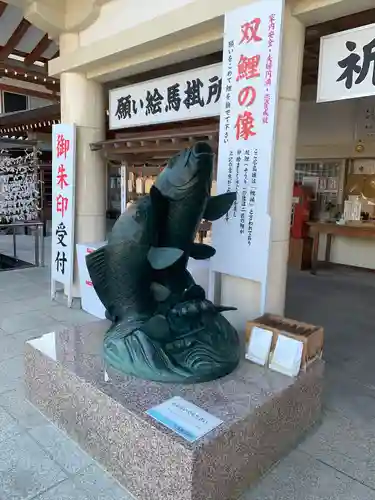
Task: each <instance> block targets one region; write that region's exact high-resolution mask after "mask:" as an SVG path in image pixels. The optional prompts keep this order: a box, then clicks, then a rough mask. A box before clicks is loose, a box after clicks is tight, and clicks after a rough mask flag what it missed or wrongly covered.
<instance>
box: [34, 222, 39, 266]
mask: <svg viewBox="0 0 375 500" xmlns="http://www.w3.org/2000/svg"><path fill="white" fill-rule="evenodd" d="M34 242H35V265H36V267H39V226H36V228H35V231H34Z"/></svg>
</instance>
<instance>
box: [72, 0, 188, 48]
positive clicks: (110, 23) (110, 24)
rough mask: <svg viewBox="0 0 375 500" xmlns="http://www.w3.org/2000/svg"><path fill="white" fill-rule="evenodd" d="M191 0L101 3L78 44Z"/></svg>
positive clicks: (122, 28)
mask: <svg viewBox="0 0 375 500" xmlns="http://www.w3.org/2000/svg"><path fill="white" fill-rule="evenodd" d="M77 1H79V0H77ZM192 1H193V0H154V1H151V0H112V1H111V2H108V3H106V4H104V5H103V7H102V11H101V14H100V17H99V19H98V20H97V21H96V22H94V23H93V24H92V25H91V26H90V27H88V28H87V29H86V30H83V31H81V33H80V45H81V46H87V45H90V44H91V43H93V42H96V41H98V40H102V39H104V38H107V37H108V36H112V35H116V34H117V33H120V32H121V31H124V30H126V29H129V28H133V27H134V26H136V25H137V24H142V23H144V22H145V21H151V20H152V19H154V18H156V17H160V16H162V15H163V14H166V13H167V12H170V11H172V10H175V9H179V8H180V7H183V6H184V5H187V4H189V3H190V2H192Z"/></svg>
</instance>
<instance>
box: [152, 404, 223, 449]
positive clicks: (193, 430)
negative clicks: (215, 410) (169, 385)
mask: <svg viewBox="0 0 375 500" xmlns="http://www.w3.org/2000/svg"><path fill="white" fill-rule="evenodd" d="M146 413H147V415H149V416H150V417H152V418H153V419H154V420H156V421H157V422H159V423H161V424H163V425H164V426H165V427H168V429H171V430H172V431H174V432H175V433H176V434H178V435H179V436H181V437H183V438H184V439H186V440H187V441H189V442H191V443H192V442H194V441H196V440H197V439H199V438H201V437H203V436H204V435H205V434H207V433H208V432H210V431H212V430H213V429H215V428H216V427H218V426H219V425H221V424H222V423H223V421H222V420H220V419H219V418H217V417H215V416H214V415H211V414H210V413H208V412H206V411H205V410H202V408H199V406H196V405H195V404H193V403H190V401H186V400H185V399H183V398H181V397H179V396H176V397H174V398H171V399H168V400H167V401H164V403H161V404H160V405H158V406H155V407H154V408H150V409H149V410H147V411H146Z"/></svg>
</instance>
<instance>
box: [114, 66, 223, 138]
mask: <svg viewBox="0 0 375 500" xmlns="http://www.w3.org/2000/svg"><path fill="white" fill-rule="evenodd" d="M221 73H222V65H221V64H214V65H212V66H205V67H203V68H198V69H194V70H191V71H185V72H184V73H178V74H176V75H169V76H166V77H164V78H157V79H155V80H150V81H148V82H142V83H137V84H136V85H131V86H129V87H121V88H118V89H113V90H111V91H110V93H109V128H110V129H111V130H114V129H118V128H125V127H137V126H140V125H154V124H156V123H167V122H174V121H181V120H193V119H195V118H205V117H209V116H219V115H220V96H221Z"/></svg>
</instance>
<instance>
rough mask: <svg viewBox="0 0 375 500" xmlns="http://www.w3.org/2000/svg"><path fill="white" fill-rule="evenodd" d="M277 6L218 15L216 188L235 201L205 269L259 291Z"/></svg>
mask: <svg viewBox="0 0 375 500" xmlns="http://www.w3.org/2000/svg"><path fill="white" fill-rule="evenodd" d="M283 4H284V2H283V0H269V1H267V2H264V1H258V2H254V3H252V4H250V5H248V6H246V7H243V8H240V9H238V10H235V11H233V12H229V13H228V14H226V16H225V36H224V54H223V99H222V106H221V115H220V143H219V158H218V177H217V191H218V193H224V192H226V191H228V192H229V191H235V192H236V193H237V201H236V202H235V204H234V206H233V207H232V209H231V211H230V212H229V214H228V215H227V216H226V217H224V218H222V219H221V220H219V221H217V222H214V223H213V231H212V234H213V246H214V247H215V248H216V255H215V256H214V257H213V258H212V270H213V271H214V272H219V273H224V274H229V275H233V276H238V277H240V278H245V279H249V280H254V281H257V282H261V283H262V284H263V285H264V286H265V283H266V278H267V269H268V254H269V246H270V226H271V219H270V215H269V206H268V205H269V188H270V181H271V174H272V166H273V150H274V137H275V128H276V106H277V99H278V80H279V56H280V54H279V53H280V45H281V35H282V18H283ZM264 286H263V288H264ZM264 294H265V292H264V290H263V295H264Z"/></svg>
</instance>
